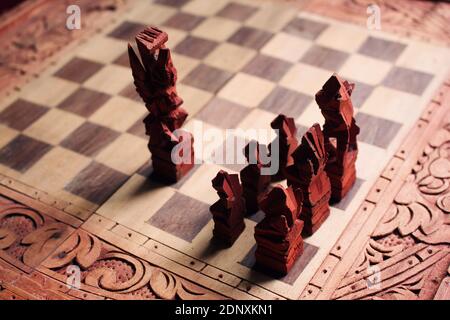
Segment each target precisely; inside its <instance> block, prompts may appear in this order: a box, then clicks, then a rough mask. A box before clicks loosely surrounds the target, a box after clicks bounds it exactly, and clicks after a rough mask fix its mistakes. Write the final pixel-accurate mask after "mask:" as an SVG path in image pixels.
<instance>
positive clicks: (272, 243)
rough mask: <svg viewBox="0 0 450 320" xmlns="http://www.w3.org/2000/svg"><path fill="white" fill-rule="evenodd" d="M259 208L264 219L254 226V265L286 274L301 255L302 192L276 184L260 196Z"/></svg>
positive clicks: (275, 272)
mask: <svg viewBox="0 0 450 320" xmlns="http://www.w3.org/2000/svg"><path fill="white" fill-rule="evenodd" d="M260 207H261V209H262V210H263V211H264V213H265V217H264V219H263V220H262V221H261V222H260V223H258V224H257V225H256V227H255V239H256V243H257V247H256V252H255V259H256V266H257V267H258V268H261V269H263V270H267V271H270V272H271V273H274V274H277V275H285V274H287V273H288V272H289V271H290V270H291V268H292V266H293V265H294V263H295V261H296V259H297V258H298V257H299V256H300V255H301V254H302V253H303V238H302V235H301V234H302V229H303V221H301V220H300V219H299V213H300V210H301V208H302V193H301V191H300V190H298V189H294V188H293V187H289V188H287V189H285V188H283V187H282V186H281V185H277V186H275V187H274V188H273V189H272V190H271V191H270V192H268V193H267V194H265V195H264V196H263V197H261V201H260Z"/></svg>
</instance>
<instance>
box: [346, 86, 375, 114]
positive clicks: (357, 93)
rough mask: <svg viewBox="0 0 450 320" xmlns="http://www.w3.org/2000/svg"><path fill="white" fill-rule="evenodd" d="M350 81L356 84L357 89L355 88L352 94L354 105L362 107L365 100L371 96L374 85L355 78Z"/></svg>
mask: <svg viewBox="0 0 450 320" xmlns="http://www.w3.org/2000/svg"><path fill="white" fill-rule="evenodd" d="M349 81H350V82H352V83H354V84H355V89H354V90H353V92H352V96H351V98H352V103H353V107H355V108H361V107H362V105H363V104H364V102H365V101H366V100H367V98H369V96H370V94H371V93H372V91H373V89H374V87H373V86H371V85H368V84H365V83H362V82H358V81H354V80H349Z"/></svg>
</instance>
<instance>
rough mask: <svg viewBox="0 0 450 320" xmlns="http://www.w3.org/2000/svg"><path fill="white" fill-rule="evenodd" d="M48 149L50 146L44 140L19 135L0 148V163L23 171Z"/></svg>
mask: <svg viewBox="0 0 450 320" xmlns="http://www.w3.org/2000/svg"><path fill="white" fill-rule="evenodd" d="M50 149H51V146H50V145H48V144H46V143H44V142H41V141H38V140H35V139H33V138H30V137H28V136H25V135H19V136H17V137H16V138H14V139H13V140H12V141H11V142H9V143H8V144H7V145H6V146H4V147H3V148H2V149H0V163H1V164H3V165H5V166H7V167H9V168H12V169H14V170H17V171H20V172H25V171H26V170H28V169H29V168H30V167H31V166H32V165H33V164H35V163H36V162H38V161H39V160H40V159H41V158H42V157H43V156H44V155H45V154H46V153H47V152H48V151H50Z"/></svg>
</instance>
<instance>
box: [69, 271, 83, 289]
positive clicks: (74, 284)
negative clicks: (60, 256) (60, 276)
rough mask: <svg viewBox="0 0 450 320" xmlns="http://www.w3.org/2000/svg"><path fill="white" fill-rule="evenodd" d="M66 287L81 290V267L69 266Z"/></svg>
mask: <svg viewBox="0 0 450 320" xmlns="http://www.w3.org/2000/svg"><path fill="white" fill-rule="evenodd" d="M66 275H67V279H66V287H67V288H68V289H76V290H79V289H80V288H81V270H80V267H79V266H76V265H69V266H68V267H67V268H66Z"/></svg>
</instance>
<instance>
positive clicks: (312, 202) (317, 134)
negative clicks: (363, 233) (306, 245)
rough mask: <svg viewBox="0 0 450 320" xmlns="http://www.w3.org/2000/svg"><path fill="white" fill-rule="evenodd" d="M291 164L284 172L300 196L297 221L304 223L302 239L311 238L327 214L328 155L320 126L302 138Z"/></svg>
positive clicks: (316, 125)
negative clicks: (299, 191)
mask: <svg viewBox="0 0 450 320" xmlns="http://www.w3.org/2000/svg"><path fill="white" fill-rule="evenodd" d="M292 157H293V159H294V164H293V165H291V166H289V167H288V168H287V169H286V174H287V181H288V185H292V186H294V188H299V189H300V190H301V191H302V194H303V208H302V211H301V216H300V219H302V220H303V221H304V222H305V226H304V228H303V235H304V236H310V235H312V234H313V233H314V232H315V231H316V230H317V229H318V228H319V227H320V226H321V225H322V223H323V222H324V221H325V220H326V219H327V217H328V216H329V214H330V206H329V201H330V196H331V186H330V180H329V179H328V176H327V173H326V172H325V166H326V163H327V159H328V157H327V153H326V150H325V141H324V136H323V133H322V130H321V129H320V125H319V124H317V123H316V124H314V125H313V126H312V127H311V128H310V129H309V130H308V131H307V132H306V133H305V134H304V135H303V137H302V141H301V144H300V145H299V146H298V148H297V149H296V150H295V151H294V153H293V154H292Z"/></svg>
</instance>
